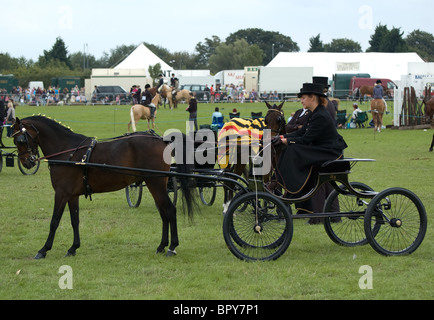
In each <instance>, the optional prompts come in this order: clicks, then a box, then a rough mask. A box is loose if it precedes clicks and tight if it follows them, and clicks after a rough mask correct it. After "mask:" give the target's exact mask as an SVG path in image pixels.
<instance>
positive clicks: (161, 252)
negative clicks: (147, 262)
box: [155, 249, 166, 254]
mask: <svg viewBox="0 0 434 320" xmlns="http://www.w3.org/2000/svg"><path fill="white" fill-rule="evenodd" d="M164 252H166V251H165V250H164V249H157V252H155V254H163V253H164Z"/></svg>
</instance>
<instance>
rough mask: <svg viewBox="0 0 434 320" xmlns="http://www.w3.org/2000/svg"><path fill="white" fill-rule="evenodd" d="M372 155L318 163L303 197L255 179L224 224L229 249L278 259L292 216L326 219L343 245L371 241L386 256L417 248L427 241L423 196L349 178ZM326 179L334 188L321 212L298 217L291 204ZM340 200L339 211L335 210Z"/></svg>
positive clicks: (250, 256) (251, 256)
mask: <svg viewBox="0 0 434 320" xmlns="http://www.w3.org/2000/svg"><path fill="white" fill-rule="evenodd" d="M361 161H374V160H367V159H342V160H336V161H329V162H326V163H324V164H323V165H322V166H320V167H319V169H318V171H317V176H316V177H315V178H314V180H315V183H314V186H313V187H312V188H311V190H308V191H307V192H306V193H305V194H304V195H303V196H301V197H299V198H293V199H287V198H285V197H283V196H278V195H275V194H273V193H272V192H270V191H268V190H267V189H266V188H263V183H262V181H261V180H260V181H257V182H256V183H255V186H257V187H256V190H249V192H247V193H245V194H242V195H238V196H237V197H236V199H235V200H234V201H233V202H232V203H231V205H230V207H229V209H228V211H227V213H226V215H225V217H224V222H223V235H224V239H225V242H226V244H227V246H228V248H229V249H230V251H231V252H232V253H233V254H234V255H235V256H236V257H238V258H239V259H241V260H247V261H256V260H275V259H277V258H279V257H280V256H281V255H282V254H283V253H284V252H285V251H286V250H287V248H288V246H289V245H290V243H291V240H292V235H293V220H294V219H306V218H322V219H324V226H325V230H326V232H327V235H328V236H329V237H330V239H331V240H332V241H333V242H335V243H337V244H339V245H343V246H350V247H352V246H359V245H365V244H368V243H369V244H370V245H371V246H372V248H373V249H374V250H375V251H377V252H378V253H380V254H382V255H386V256H393V255H404V254H410V253H412V252H414V251H415V250H416V249H417V248H418V247H419V246H420V244H421V243H422V241H423V239H424V236H425V233H426V229H427V216H426V212H425V208H424V206H423V204H422V202H421V200H420V199H419V198H418V197H417V196H416V195H415V194H414V193H412V192H411V191H409V190H406V189H402V188H390V189H387V190H384V191H381V192H375V191H374V190H372V189H371V188H370V187H369V186H367V185H365V184H363V183H358V182H349V180H348V175H349V174H350V172H351V169H352V168H353V166H354V165H355V164H356V163H357V162H361ZM324 183H331V184H332V186H333V187H334V191H333V192H332V193H331V194H330V196H329V197H328V199H327V200H326V202H325V205H324V212H323V213H318V214H297V215H293V214H292V212H291V208H290V205H291V204H295V203H299V202H303V201H306V200H307V199H309V198H311V197H312V196H313V195H314V194H315V193H316V192H317V191H318V190H319V188H320V186H321V185H323V184H324ZM336 199H338V201H339V210H338V211H335V210H333V209H332V208H333V206H332V204H333V202H334V201H335V200H336Z"/></svg>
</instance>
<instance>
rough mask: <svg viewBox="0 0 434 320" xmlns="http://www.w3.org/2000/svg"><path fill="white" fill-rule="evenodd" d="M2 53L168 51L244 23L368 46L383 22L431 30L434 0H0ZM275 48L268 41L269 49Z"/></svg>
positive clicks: (304, 44)
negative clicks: (144, 45) (150, 47)
mask: <svg viewBox="0 0 434 320" xmlns="http://www.w3.org/2000/svg"><path fill="white" fill-rule="evenodd" d="M0 3H1V6H2V22H1V29H0V43H1V46H0V53H6V52H8V53H9V54H10V55H11V56H12V57H15V58H18V57H21V56H24V57H25V58H26V59H33V60H37V59H38V57H39V56H40V55H42V54H43V50H50V49H51V48H52V46H53V44H54V43H55V41H56V38H57V37H61V38H62V39H63V40H64V41H65V43H66V46H67V48H68V52H69V53H74V52H77V51H81V52H82V51H83V50H84V47H85V44H87V46H86V52H88V53H90V54H92V55H94V56H95V57H96V58H97V59H98V58H100V57H101V56H102V55H103V52H107V53H109V52H110V49H114V48H116V47H117V46H119V45H132V44H134V45H138V44H140V43H141V42H143V41H145V42H148V43H151V44H154V45H158V46H161V47H164V48H166V49H168V50H169V51H170V52H177V51H187V52H190V53H193V52H194V49H195V46H196V44H197V43H199V42H203V41H204V39H205V38H211V37H212V36H213V35H216V36H218V37H220V39H221V40H222V41H224V40H225V39H226V37H227V36H229V35H230V34H231V33H233V32H236V31H238V30H240V29H246V28H260V29H263V30H266V31H277V32H280V33H282V34H283V35H286V36H289V37H291V38H292V40H293V41H295V42H296V43H297V44H298V46H299V47H300V49H301V51H307V50H308V49H309V38H311V37H312V36H316V35H317V34H318V33H320V34H321V39H322V40H323V42H324V43H329V42H331V40H332V39H336V38H348V39H352V40H355V41H357V42H359V43H360V44H361V46H362V50H366V49H367V48H368V47H369V40H370V36H371V35H372V34H373V33H374V31H375V27H376V26H377V25H378V24H379V23H381V24H383V25H384V24H385V25H387V26H388V27H389V29H391V28H392V27H399V28H401V30H402V31H404V36H406V35H407V34H408V33H410V32H411V31H413V30H415V29H420V30H422V31H427V32H429V33H433V34H434V22H433V18H432V13H433V1H432V0H412V1H400V0H394V1H391V0H376V1H370V0H363V1H344V0H329V1H324V0H322V1H319V0H304V1H292V0H248V1H244V0H215V1H214V0H146V1H143V0H135V1H131V0H130V1H125V0H86V1H83V0H74V1H61V0H56V1H54V0H40V1H34V0H33V1H30V0H1V2H0ZM270 50H271V48H270Z"/></svg>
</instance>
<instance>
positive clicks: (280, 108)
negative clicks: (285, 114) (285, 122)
mask: <svg viewBox="0 0 434 320" xmlns="http://www.w3.org/2000/svg"><path fill="white" fill-rule="evenodd" d="M284 104H285V101H283V102H282V103H281V104H280V105H279V106H278V107H277V109H279V110H282V108H283V105H284Z"/></svg>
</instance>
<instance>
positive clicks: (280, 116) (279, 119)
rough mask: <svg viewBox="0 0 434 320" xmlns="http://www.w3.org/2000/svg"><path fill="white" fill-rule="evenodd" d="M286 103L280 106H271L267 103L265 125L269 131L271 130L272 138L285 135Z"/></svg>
mask: <svg viewBox="0 0 434 320" xmlns="http://www.w3.org/2000/svg"><path fill="white" fill-rule="evenodd" d="M284 103H285V102H282V103H281V104H280V105H275V104H274V105H270V104H269V103H268V102H266V104H267V107H268V112H267V115H266V116H265V124H266V125H267V129H270V130H271V135H272V136H276V135H280V134H284V133H285V126H286V120H285V114H284V112H283V110H282V108H283V104H284Z"/></svg>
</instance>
